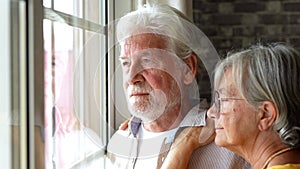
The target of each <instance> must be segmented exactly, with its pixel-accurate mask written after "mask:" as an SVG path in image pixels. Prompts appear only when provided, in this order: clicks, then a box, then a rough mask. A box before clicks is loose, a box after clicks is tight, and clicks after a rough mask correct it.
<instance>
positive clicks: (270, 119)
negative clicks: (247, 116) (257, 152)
mask: <svg viewBox="0 0 300 169" xmlns="http://www.w3.org/2000/svg"><path fill="white" fill-rule="evenodd" d="M277 113H278V112H277V108H276V106H275V104H274V103H273V102H271V101H265V102H263V104H262V105H261V107H260V112H259V114H260V122H259V125H258V128H259V129H260V130H261V131H267V130H269V129H270V128H272V126H273V124H274V122H275V120H276V118H277Z"/></svg>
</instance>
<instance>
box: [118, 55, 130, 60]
mask: <svg viewBox="0 0 300 169" xmlns="http://www.w3.org/2000/svg"><path fill="white" fill-rule="evenodd" d="M125 59H128V57H126V56H124V55H120V56H119V60H125Z"/></svg>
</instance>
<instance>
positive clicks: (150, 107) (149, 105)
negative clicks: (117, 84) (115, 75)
mask: <svg viewBox="0 0 300 169" xmlns="http://www.w3.org/2000/svg"><path fill="white" fill-rule="evenodd" d="M167 47H168V44H167V41H166V40H165V39H164V38H162V37H159V36H155V35H154V34H140V35H135V36H132V37H129V38H127V39H126V40H125V41H124V44H123V45H122V49H121V57H120V60H121V65H122V70H123V80H124V81H123V85H124V89H125V93H126V98H127V101H128V105H129V109H130V111H131V113H132V114H133V115H135V116H136V117H139V118H141V119H142V120H143V121H146V122H147V121H148V122H149V121H153V120H155V119H157V118H158V117H159V116H160V115H161V114H162V113H164V112H165V111H168V110H172V109H173V108H174V107H175V106H178V105H180V101H181V98H180V97H181V95H180V86H179V85H180V77H181V73H180V71H179V70H180V68H179V67H178V66H179V65H181V64H182V63H181V62H180V61H179V60H180V59H179V58H178V57H176V56H175V55H174V54H172V53H170V52H168V51H167ZM180 63H181V64H180Z"/></svg>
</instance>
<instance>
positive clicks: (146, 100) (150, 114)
mask: <svg viewBox="0 0 300 169" xmlns="http://www.w3.org/2000/svg"><path fill="white" fill-rule="evenodd" d="M174 90H175V85H172V89H171V91H174ZM132 91H143V92H148V93H149V95H148V96H143V97H139V98H136V97H132V98H129V97H127V101H128V107H129V110H130V112H131V114H132V115H133V116H135V117H138V118H140V119H141V120H142V121H143V122H146V123H147V122H152V121H154V120H156V119H157V118H159V117H160V116H161V115H162V114H163V113H164V112H166V111H167V110H169V109H171V108H173V106H174V105H176V104H178V103H179V102H180V95H178V94H175V93H169V99H172V100H169V101H168V99H167V95H166V94H165V93H164V92H163V91H161V90H158V89H154V90H152V89H150V87H147V86H142V87H133V88H132ZM149 91H150V92H149Z"/></svg>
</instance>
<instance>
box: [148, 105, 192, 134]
mask: <svg viewBox="0 0 300 169" xmlns="http://www.w3.org/2000/svg"><path fill="white" fill-rule="evenodd" d="M180 107H181V106H180V105H178V106H175V107H173V108H172V109H170V110H168V111H165V112H164V113H163V115H161V116H160V117H159V118H158V119H156V120H154V121H151V122H149V123H147V122H143V123H142V125H143V127H144V128H145V129H146V130H147V131H151V132H163V131H168V130H172V129H174V128H176V127H178V126H179V124H180V123H181V121H182V120H183V119H184V117H185V115H186V114H187V113H188V111H189V110H190V109H191V106H189V105H185V106H183V107H182V109H180Z"/></svg>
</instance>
